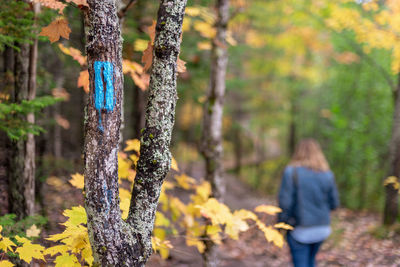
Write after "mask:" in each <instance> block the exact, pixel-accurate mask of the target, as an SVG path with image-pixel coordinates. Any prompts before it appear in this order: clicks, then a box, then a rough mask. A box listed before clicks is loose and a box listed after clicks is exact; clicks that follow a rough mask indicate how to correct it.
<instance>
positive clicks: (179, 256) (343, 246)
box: [44, 176, 400, 267]
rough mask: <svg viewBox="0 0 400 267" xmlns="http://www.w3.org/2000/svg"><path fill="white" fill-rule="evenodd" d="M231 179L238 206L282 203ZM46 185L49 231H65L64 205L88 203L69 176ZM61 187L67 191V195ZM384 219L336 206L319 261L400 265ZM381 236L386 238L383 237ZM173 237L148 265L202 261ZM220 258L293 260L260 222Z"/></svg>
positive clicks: (232, 199)
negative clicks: (164, 254) (166, 254)
mask: <svg viewBox="0 0 400 267" xmlns="http://www.w3.org/2000/svg"><path fill="white" fill-rule="evenodd" d="M57 181H58V182H57ZM226 181H227V190H226V192H227V194H226V197H225V202H226V204H227V205H228V206H229V207H230V208H231V209H233V210H236V209H241V208H244V209H249V210H253V209H254V208H255V207H256V206H258V205H261V204H270V205H276V201H275V198H274V197H270V196H265V195H262V194H260V193H258V192H255V191H254V190H252V189H251V188H250V187H249V186H247V185H246V184H244V183H243V182H241V181H239V180H238V179H235V178H234V177H232V176H227V177H226ZM49 184H51V185H49ZM45 190H46V192H47V193H46V199H45V200H44V202H45V203H44V204H45V207H46V212H47V216H48V218H49V221H50V222H51V225H50V226H49V227H48V229H49V230H48V231H46V232H47V233H46V234H50V233H55V232H60V231H62V230H63V227H62V226H60V225H59V223H60V222H64V221H65V217H63V216H62V214H61V213H62V210H64V209H66V208H69V207H71V206H74V205H77V204H81V205H82V204H83V197H82V193H81V191H80V190H76V189H72V188H71V186H70V185H69V183H68V182H67V181H66V180H65V182H63V183H61V182H60V180H53V181H52V180H51V179H50V182H48V184H47V185H46V187H45ZM60 191H61V192H63V194H62V196H61V194H60ZM49 193H50V194H49ZM52 193H53V194H52ZM265 222H266V223H267V225H268V224H273V223H274V222H275V218H274V216H268V217H267V218H265ZM379 225H380V217H379V215H378V214H375V213H366V212H354V211H350V210H347V209H339V210H337V211H335V212H334V213H333V217H332V226H333V233H332V235H331V236H330V237H329V239H328V240H327V241H326V242H324V244H323V246H322V248H321V251H320V252H319V254H318V255H317V262H318V266H319V267H322V266H346V267H347V266H351V267H352V266H357V267H358V266H360V267H361V266H362V267H369V266H371V267H372V266H374V267H375V266H400V234H399V231H395V230H393V231H384V229H383V228H379V227H378V226H379ZM379 236H385V237H386V238H378V237H379ZM170 240H171V243H172V244H173V246H174V248H173V249H171V251H170V258H169V259H167V260H162V259H161V258H160V256H159V255H157V254H153V255H152V256H151V258H150V261H149V263H148V264H147V266H149V267H169V266H174V267H184V266H185V267H186V266H187V267H197V266H202V258H201V255H200V254H199V253H198V251H197V249H196V248H194V247H187V246H186V245H185V240H184V238H183V237H176V238H171V239H170ZM219 258H220V266H221V267H242V266H243V267H247V266H249V267H253V266H254V267H261V266H262V267H264V266H271V267H280V266H285V267H286V266H290V254H289V249H288V246H287V245H286V244H285V245H284V247H283V248H278V247H275V246H274V245H272V244H271V243H268V242H267V241H266V240H265V237H264V235H263V233H262V232H261V231H259V230H258V229H257V228H255V227H252V228H250V230H249V231H247V232H245V233H242V234H241V235H240V238H239V240H237V241H235V240H231V239H225V240H224V241H223V244H222V245H221V246H220V248H219Z"/></svg>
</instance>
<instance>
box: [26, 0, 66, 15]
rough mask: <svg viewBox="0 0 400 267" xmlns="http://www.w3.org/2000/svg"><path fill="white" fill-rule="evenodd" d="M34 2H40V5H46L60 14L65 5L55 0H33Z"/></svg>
mask: <svg viewBox="0 0 400 267" xmlns="http://www.w3.org/2000/svg"><path fill="white" fill-rule="evenodd" d="M33 2H35V3H40V4H41V5H43V6H45V7H48V8H50V9H54V10H57V9H58V13H60V14H62V12H63V10H64V8H65V7H66V6H67V5H66V4H63V3H61V2H59V1H57V0H33Z"/></svg>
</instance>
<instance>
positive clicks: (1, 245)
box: [0, 237, 16, 252]
mask: <svg viewBox="0 0 400 267" xmlns="http://www.w3.org/2000/svg"><path fill="white" fill-rule="evenodd" d="M12 247H16V245H15V244H14V242H12V241H11V240H10V239H9V238H8V237H3V238H2V239H1V240H0V250H2V251H4V252H7V250H9V251H13V250H12Z"/></svg>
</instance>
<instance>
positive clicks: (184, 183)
mask: <svg viewBox="0 0 400 267" xmlns="http://www.w3.org/2000/svg"><path fill="white" fill-rule="evenodd" d="M174 178H175V180H176V182H177V183H178V185H179V186H180V187H182V188H183V189H186V190H188V189H190V188H192V187H193V186H194V185H195V184H196V180H195V179H193V178H192V177H189V176H187V175H186V174H181V175H175V176H174Z"/></svg>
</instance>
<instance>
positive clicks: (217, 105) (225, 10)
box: [201, 0, 229, 266]
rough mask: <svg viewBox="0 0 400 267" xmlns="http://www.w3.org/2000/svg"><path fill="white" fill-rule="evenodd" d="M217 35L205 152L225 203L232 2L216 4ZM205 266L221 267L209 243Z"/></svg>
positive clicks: (205, 125)
mask: <svg viewBox="0 0 400 267" xmlns="http://www.w3.org/2000/svg"><path fill="white" fill-rule="evenodd" d="M216 10H217V21H216V25H215V27H216V30H217V32H216V35H215V37H214V39H213V41H212V50H211V74H210V81H211V83H210V87H209V91H208V93H207V100H206V103H205V105H204V115H203V116H204V122H203V133H202V143H201V152H202V154H203V156H204V159H205V162H206V179H207V180H208V181H209V182H210V183H211V188H212V196H213V197H215V198H217V199H219V200H222V198H223V195H224V192H225V184H224V181H223V167H222V152H223V148H222V118H223V110H224V96H225V78H226V68H227V64H228V51H227V46H228V45H227V42H226V34H227V26H228V20H229V0H216ZM205 245H206V249H205V252H204V254H203V258H204V265H205V266H217V265H218V260H217V250H216V246H215V244H214V243H213V242H212V241H206V242H205Z"/></svg>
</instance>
